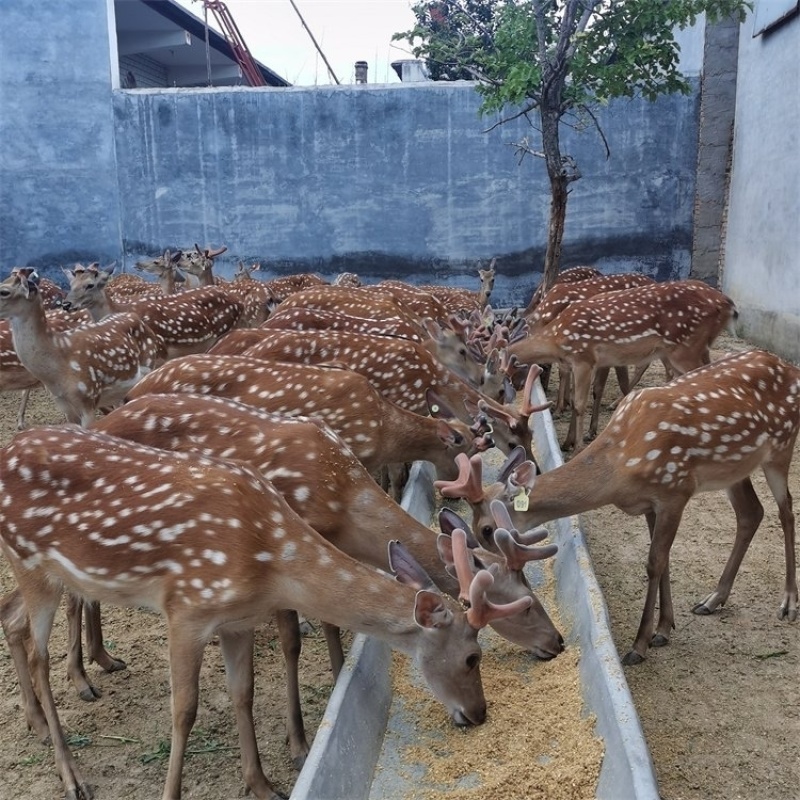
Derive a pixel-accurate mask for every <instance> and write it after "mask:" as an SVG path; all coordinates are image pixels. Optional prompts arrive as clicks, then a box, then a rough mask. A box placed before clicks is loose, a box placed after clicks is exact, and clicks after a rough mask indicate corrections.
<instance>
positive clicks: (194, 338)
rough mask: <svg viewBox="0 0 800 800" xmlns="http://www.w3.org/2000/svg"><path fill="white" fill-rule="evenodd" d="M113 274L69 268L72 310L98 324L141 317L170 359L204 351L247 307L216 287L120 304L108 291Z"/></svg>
mask: <svg viewBox="0 0 800 800" xmlns="http://www.w3.org/2000/svg"><path fill="white" fill-rule="evenodd" d="M112 272H113V270H101V269H98V268H85V269H82V270H72V271H69V270H65V274H66V275H67V277H68V279H69V283H70V288H69V293H68V294H67V297H66V299H65V301H64V305H65V307H67V308H75V309H86V310H87V311H88V312H89V313H90V314H91V315H92V318H93V319H94V320H96V321H99V320H102V319H105V318H106V317H109V316H111V315H112V314H118V313H120V312H128V313H134V314H137V315H138V316H139V317H140V318H141V319H142V321H143V322H144V323H145V324H146V325H147V326H148V327H149V328H150V330H152V331H153V332H154V333H155V334H157V335H158V336H159V338H160V339H161V341H162V342H164V346H165V348H166V358H167V359H169V358H176V357H178V356H184V355H190V354H191V353H204V352H206V350H208V349H209V348H210V347H211V346H212V345H213V344H214V343H215V342H216V341H217V340H218V339H219V338H220V337H221V336H224V335H225V334H226V333H227V332H228V331H229V330H231V328H233V327H234V325H236V324H237V322H238V320H239V317H240V316H241V314H242V305H241V304H240V303H239V302H238V301H237V300H236V299H234V298H232V297H230V296H229V295H227V294H226V293H225V292H224V291H222V290H220V289H216V288H214V287H203V288H200V289H190V290H189V291H186V292H180V293H179V294H171V295H167V296H163V297H150V298H145V299H140V300H136V301H134V302H132V303H122V302H119V301H116V300H114V299H113V298H112V297H111V296H110V295H109V293H108V291H107V288H106V287H107V285H108V281H109V279H110V278H111V275H112Z"/></svg>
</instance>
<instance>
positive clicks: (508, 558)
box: [0, 394, 563, 768]
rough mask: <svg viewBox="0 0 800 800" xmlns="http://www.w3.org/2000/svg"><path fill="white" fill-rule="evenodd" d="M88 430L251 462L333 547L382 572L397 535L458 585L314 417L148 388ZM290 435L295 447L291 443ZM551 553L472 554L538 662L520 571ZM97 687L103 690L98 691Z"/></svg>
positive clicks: (73, 657)
mask: <svg viewBox="0 0 800 800" xmlns="http://www.w3.org/2000/svg"><path fill="white" fill-rule="evenodd" d="M92 429H93V430H95V431H97V432H100V433H104V434H107V435H109V436H117V437H119V438H121V439H126V440H128V441H133V442H138V443H139V444H144V445H148V446H151V447H158V448H161V449H164V450H174V451H178V452H186V453H192V452H194V453H199V454H200V455H203V456H216V457H223V456H224V457H225V458H232V459H235V460H237V461H244V462H247V463H249V464H251V465H252V466H253V467H255V468H256V469H257V470H258V471H259V472H260V473H261V474H262V475H263V476H264V477H265V478H267V479H268V480H270V481H271V482H272V483H273V484H274V486H275V487H276V488H277V489H278V491H279V492H280V493H281V494H282V495H283V497H284V498H285V499H286V501H287V502H288V504H289V505H290V506H291V507H292V509H293V510H294V511H295V512H296V513H297V514H299V515H300V516H301V517H302V518H303V519H304V520H305V521H306V522H307V523H308V524H309V525H310V526H311V527H312V528H314V530H316V531H317V532H318V533H319V534H320V535H322V536H323V537H325V539H327V540H328V541H329V542H331V543H332V544H333V545H334V546H336V547H337V548H338V549H340V550H342V551H344V552H346V553H348V554H349V555H351V556H353V557H354V558H356V559H358V560H359V561H361V562H364V563H368V564H371V565H373V566H374V567H377V568H380V569H383V570H385V571H386V570H388V569H389V564H388V560H387V555H388V545H389V542H390V541H391V540H392V539H397V540H399V541H401V542H402V543H403V544H404V545H405V546H406V547H407V548H408V549H409V551H410V552H411V553H412V554H413V555H414V557H415V558H416V560H417V561H418V562H419V564H420V565H421V566H422V568H423V569H424V570H425V571H426V572H427V573H428V574H429V575H430V576H431V578H432V579H433V581H434V583H436V585H437V586H438V587H439V588H440V589H441V590H442V591H444V592H446V593H448V594H450V595H453V596H455V595H456V594H457V588H458V586H457V583H456V582H455V581H454V579H453V578H452V577H451V576H450V573H449V572H448V571H447V569H446V567H445V564H444V563H443V562H442V559H441V557H440V552H439V548H438V546H437V538H436V535H435V534H434V533H433V532H432V531H431V529H430V528H428V527H427V526H425V525H423V524H421V523H419V522H417V520H415V519H414V518H413V517H411V516H410V515H409V514H407V513H406V512H405V511H404V510H403V509H402V508H400V506H399V505H397V504H396V503H394V502H392V501H391V500H390V499H389V498H388V497H387V496H386V494H385V493H384V492H382V491H381V490H380V489H379V488H378V486H377V485H376V484H375V482H374V481H373V480H372V478H371V476H370V475H369V473H368V472H367V471H366V470H365V468H364V467H363V466H362V465H361V463H360V462H359V461H358V460H357V459H356V458H355V456H354V455H353V453H352V451H351V450H350V449H349V448H348V447H347V445H346V444H345V443H344V442H343V441H342V440H341V439H340V438H339V437H338V436H337V435H336V434H335V433H334V432H333V431H332V430H331V429H330V428H328V427H327V426H326V425H324V424H322V423H321V422H320V421H319V420H317V419H311V418H307V417H287V416H285V415H281V414H271V413H269V412H265V411H261V410H259V409H256V408H253V407H251V406H246V405H244V404H242V403H238V402H235V401H231V400H224V399H221V398H217V397H211V396H200V395H191V394H181V395H157V394H150V395H144V396H143V397H140V398H138V399H137V400H133V401H131V402H129V403H127V404H125V405H124V406H122V407H120V408H118V409H116V410H114V411H112V412H111V413H110V414H108V415H106V416H105V417H103V418H102V419H100V420H98V421H97V422H96V423H95V424H94V425H93V426H92ZM287 442H291V444H292V446H290V447H287V446H286V443H287ZM311 465H320V466H319V467H318V468H314V467H313V466H311ZM322 465H324V468H323V467H322ZM462 527H463V524H462ZM450 532H451V531H450ZM552 555H553V551H552V550H550V549H548V550H545V549H543V548H533V547H521V548H518V547H513V548H512V547H506V549H505V550H504V551H503V552H502V553H501V554H500V555H499V556H498V555H495V554H494V553H490V552H486V551H483V550H478V549H476V550H475V556H476V557H477V558H478V559H480V563H481V564H484V565H486V567H487V568H488V569H489V570H490V571H491V572H492V574H493V575H494V578H495V581H494V583H493V584H492V586H491V587H489V589H488V590H487V598H488V599H489V600H490V601H492V602H503V603H505V602H510V601H512V600H515V599H517V598H519V597H523V596H531V598H532V601H531V603H532V605H531V607H530V609H526V610H525V611H524V612H523V613H522V614H518V615H514V616H511V617H508V618H504V619H501V620H497V621H496V622H494V623H492V625H493V627H495V628H496V629H497V631H498V633H500V635H502V636H504V637H505V638H507V639H509V640H510V641H512V642H515V643H516V644H519V645H520V646H521V647H523V648H525V649H526V650H529V651H531V652H532V653H533V654H534V655H535V656H537V657H538V658H542V659H550V658H554V657H555V656H557V655H558V654H559V652H561V650H562V649H563V639H562V637H561V635H560V634H559V632H558V631H557V629H556V628H555V626H554V625H553V624H552V622H551V621H550V618H549V617H548V615H547V612H546V611H545V609H544V607H543V606H542V605H541V603H540V602H539V600H538V599H537V598H536V597H535V595H534V594H533V593H532V591H531V589H530V586H529V585H528V582H527V580H526V578H525V575H524V572H523V569H524V565H525V564H526V563H527V562H529V561H532V560H536V559H542V558H549V557H550V556H552ZM19 603H21V597H20V596H19V595H18V594H17V595H16V596H15V597H14V598H8V599H7V600H6V602H5V604H4V606H3V609H2V610H0V619H2V621H3V625H4V629H5V631H6V639H7V641H8V643H9V647H10V648H11V651H12V654H13V655H14V661H15V664H17V665H19V666H18V670H19V671H20V673H21V674H20V686H21V687H22V689H23V699H24V703H23V705H24V708H25V713H26V716H27V718H28V722H29V726H30V727H31V728H32V729H33V730H35V731H36V732H37V733H38V734H39V736H40V737H42V738H45V737H46V736H47V733H48V731H47V723H46V720H45V719H44V717H43V716H42V712H41V708H40V707H39V704H38V701H37V700H36V698H35V696H34V695H33V693H32V690H31V689H30V679H29V677H28V676H27V675H26V674H25V672H26V667H25V641H26V637H27V635H28V633H27V631H26V630H25V626H24V625H22V623H21V621H20V620H19V619H18V615H19V613H20V612H21V609H20V607H19ZM280 614H281V615H282V616H281V617H280V619H279V631H280V635H281V641H282V647H283V650H284V655H285V658H286V661H287V677H288V684H287V688H288V696H289V708H290V711H289V744H290V751H291V754H292V759H293V761H294V762H295V764H296V765H297V766H298V768H299V767H301V766H302V763H303V761H304V760H305V756H306V755H307V753H308V743H307V741H306V737H305V732H304V729H303V722H302V713H301V711H300V697H299V691H298V682H297V661H298V657H299V654H300V646H301V643H300V638H299V630H298V626H297V618H296V614H294V613H293V612H288V611H287V612H280ZM323 627H324V628H326V638H327V640H328V642H329V645H330V648H331V662H332V665H333V670H334V674H335V675H336V674H338V671H339V669H340V668H341V665H342V662H343V653H342V650H341V643H340V640H339V637H338V629H334V630H330V629H329V628H330V626H327V625H326V624H323ZM76 634H77V635H78V636H79V631H78V630H72V631H71V635H72V636H75V635H76ZM87 640H88V644H89V647H88V649H89V654H90V658H92V657H93V654H94V653H95V652H96V650H97V645H98V643H101V642H102V641H103V637H102V632H101V630H100V622H99V616H97V615H89V616H87ZM80 655H81V650H80V639H79V638H78V639H77V640H75V639H73V640H72V641H71V642H70V651H69V653H68V656H67V660H68V664H69V674H70V675H71V676H73V678H74V676H77V675H79V676H80V681H79V684H78V685H79V687H83V686H85V685H86V684H88V683H89V681H88V677H87V676H86V673H85V670H84V668H83V664H82V661H81V657H80ZM93 691H94V694H95V695H99V692H97V690H93Z"/></svg>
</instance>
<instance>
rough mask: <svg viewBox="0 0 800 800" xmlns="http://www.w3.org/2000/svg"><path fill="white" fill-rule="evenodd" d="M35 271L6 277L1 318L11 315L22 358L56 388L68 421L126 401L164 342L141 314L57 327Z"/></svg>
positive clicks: (0, 293)
mask: <svg viewBox="0 0 800 800" xmlns="http://www.w3.org/2000/svg"><path fill="white" fill-rule="evenodd" d="M32 274H33V270H32V269H29V268H21V269H19V270H18V271H17V272H16V274H14V275H11V276H10V277H9V278H6V280H4V281H3V282H2V283H0V319H7V320H9V323H10V327H11V336H12V339H13V343H14V349H15V351H16V353H17V356H18V357H19V360H20V363H21V364H22V365H23V366H24V367H25V369H27V370H28V372H30V373H31V375H33V376H34V377H35V378H36V379H37V380H39V381H40V382H41V383H42V385H43V386H44V387H45V388H46V389H47V390H48V391H49V392H50V394H52V396H53V400H54V401H55V404H56V405H57V406H58V409H59V410H60V411H61V412H62V413H63V414H64V416H65V417H66V418H67V421H68V422H75V423H79V424H81V425H84V426H86V425H88V424H89V422H91V421H92V420H93V419H94V417H95V414H96V412H97V410H98V409H100V408H106V407H111V406H114V405H117V404H118V403H120V402H122V400H123V398H124V397H125V395H126V394H127V392H128V391H129V390H130V389H131V388H132V387H133V386H134V385H135V384H136V382H137V381H138V380H139V379H141V378H142V377H143V376H144V375H146V374H147V373H148V372H149V371H150V370H151V369H153V368H154V367H155V366H157V365H158V364H159V363H161V362H162V361H163V358H164V347H163V344H162V343H161V340H160V339H159V338H158V337H157V336H156V335H155V334H154V333H153V331H152V330H150V328H148V327H147V325H145V324H144V322H142V320H141V319H140V318H139V317H138V316H136V315H135V314H115V315H114V316H112V317H109V318H108V319H106V320H104V321H103V322H99V323H95V324H92V325H84V326H80V327H77V328H71V329H69V330H65V331H56V330H53V329H52V328H51V327H50V326H49V325H48V322H47V316H46V314H45V310H44V308H42V304H41V301H40V298H39V294H38V291H37V288H36V283H35V281H34V280H32V279H31V276H32Z"/></svg>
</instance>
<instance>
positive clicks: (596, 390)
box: [586, 367, 627, 441]
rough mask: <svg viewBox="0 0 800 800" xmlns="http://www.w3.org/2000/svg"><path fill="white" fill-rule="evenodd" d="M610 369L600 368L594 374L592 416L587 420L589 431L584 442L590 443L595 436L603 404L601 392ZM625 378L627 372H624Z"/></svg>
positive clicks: (603, 389)
mask: <svg viewBox="0 0 800 800" xmlns="http://www.w3.org/2000/svg"><path fill="white" fill-rule="evenodd" d="M609 372H611V368H610V367H600V368H599V369H597V371H596V372H595V374H594V382H593V383H592V416H591V419H590V420H589V431H588V433H587V434H586V441H591V440H592V439H594V438H595V436H597V423H598V421H599V420H600V405H601V403H602V402H603V392H604V391H605V389H606V382H607V381H608V374H609ZM625 374H626V376H627V370H626V371H625Z"/></svg>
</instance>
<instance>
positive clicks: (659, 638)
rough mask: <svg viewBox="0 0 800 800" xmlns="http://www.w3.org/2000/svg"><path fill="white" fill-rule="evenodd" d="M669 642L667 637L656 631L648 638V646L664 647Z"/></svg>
mask: <svg viewBox="0 0 800 800" xmlns="http://www.w3.org/2000/svg"><path fill="white" fill-rule="evenodd" d="M668 644H669V639H668V638H667V637H666V636H664V634H663V633H657V634H656V635H655V636H653V638H652V639H651V640H650V647H666V646H667V645H668Z"/></svg>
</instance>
